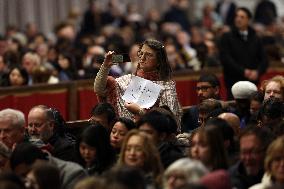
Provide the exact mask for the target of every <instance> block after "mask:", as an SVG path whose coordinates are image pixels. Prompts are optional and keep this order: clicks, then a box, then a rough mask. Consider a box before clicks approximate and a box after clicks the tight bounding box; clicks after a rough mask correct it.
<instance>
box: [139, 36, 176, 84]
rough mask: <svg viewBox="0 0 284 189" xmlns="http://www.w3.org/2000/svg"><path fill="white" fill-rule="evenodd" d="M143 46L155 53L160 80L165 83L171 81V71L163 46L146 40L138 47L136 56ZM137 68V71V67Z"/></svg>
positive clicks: (157, 42)
mask: <svg viewBox="0 0 284 189" xmlns="http://www.w3.org/2000/svg"><path fill="white" fill-rule="evenodd" d="M143 45H147V46H148V47H150V48H151V49H153V50H154V51H155V53H156V57H157V65H158V66H157V69H158V73H159V77H160V80H163V81H167V80H169V79H171V74H172V69H171V66H170V63H169V60H168V56H167V53H166V50H165V46H164V45H163V44H162V43H161V42H159V41H157V40H155V39H147V40H145V41H144V42H143V43H142V44H141V45H140V48H139V51H138V55H139V54H140V52H141V49H142V47H143ZM137 68H138V69H139V65H138V67H137Z"/></svg>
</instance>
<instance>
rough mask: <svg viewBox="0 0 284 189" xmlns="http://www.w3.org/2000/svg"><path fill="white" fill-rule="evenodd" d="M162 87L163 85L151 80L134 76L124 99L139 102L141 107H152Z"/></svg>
mask: <svg viewBox="0 0 284 189" xmlns="http://www.w3.org/2000/svg"><path fill="white" fill-rule="evenodd" d="M162 89H163V87H161V86H160V85H158V84H156V83H154V82H152V81H150V80H147V79H143V78H141V77H138V76H133V77H132V80H131V82H130V84H129V86H128V87H127V89H126V91H125V93H124V95H123V96H122V99H123V100H125V101H126V102H134V103H137V104H138V105H139V106H140V107H141V108H150V107H152V106H153V105H154V104H155V102H156V101H157V99H158V97H159V94H160V91H161V90H162Z"/></svg>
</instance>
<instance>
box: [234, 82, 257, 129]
mask: <svg viewBox="0 0 284 189" xmlns="http://www.w3.org/2000/svg"><path fill="white" fill-rule="evenodd" d="M231 91H232V94H233V97H234V100H235V102H236V104H235V106H234V107H231V110H230V112H232V113H235V114H236V115H237V116H238V117H239V118H240V127H241V129H243V128H245V127H246V125H247V124H248V123H249V122H250V119H251V114H250V98H251V96H252V95H253V94H254V93H255V92H257V86H256V85H255V84H254V83H252V82H250V81H238V82H236V83H235V84H234V85H233V86H232V88H231Z"/></svg>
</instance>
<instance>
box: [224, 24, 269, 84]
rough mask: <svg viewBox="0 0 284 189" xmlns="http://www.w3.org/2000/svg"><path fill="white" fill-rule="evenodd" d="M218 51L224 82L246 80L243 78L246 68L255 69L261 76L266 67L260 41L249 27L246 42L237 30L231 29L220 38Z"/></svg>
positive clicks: (265, 58)
mask: <svg viewBox="0 0 284 189" xmlns="http://www.w3.org/2000/svg"><path fill="white" fill-rule="evenodd" d="M219 49H220V60H221V63H222V65H223V69H224V76H225V79H226V80H225V81H226V82H227V80H230V81H231V82H230V83H235V82H237V81H241V80H247V79H246V78H245V77H244V70H245V69H246V68H247V69H255V70H257V71H258V72H259V74H260V75H261V74H263V73H264V72H265V71H266V69H267V67H268V61H267V57H266V54H265V52H264V49H263V45H262V42H261V39H260V38H259V37H258V36H257V35H256V33H255V31H254V30H253V29H252V28H250V27H249V28H248V36H247V40H244V39H243V38H242V37H241V35H240V33H239V30H238V29H237V28H236V27H233V28H232V30H231V31H230V32H228V33H225V34H224V35H223V36H222V37H221V40H220V43H219Z"/></svg>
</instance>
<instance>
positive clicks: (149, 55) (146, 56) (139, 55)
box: [137, 51, 155, 60]
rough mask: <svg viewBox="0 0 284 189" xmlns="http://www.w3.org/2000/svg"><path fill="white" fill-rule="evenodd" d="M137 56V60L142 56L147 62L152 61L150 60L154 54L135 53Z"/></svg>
mask: <svg viewBox="0 0 284 189" xmlns="http://www.w3.org/2000/svg"><path fill="white" fill-rule="evenodd" d="M137 56H138V57H139V58H142V57H143V56H144V57H145V58H146V59H147V60H149V59H152V58H155V55H154V54H151V53H149V52H142V51H138V52H137Z"/></svg>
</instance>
